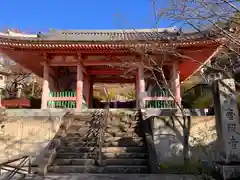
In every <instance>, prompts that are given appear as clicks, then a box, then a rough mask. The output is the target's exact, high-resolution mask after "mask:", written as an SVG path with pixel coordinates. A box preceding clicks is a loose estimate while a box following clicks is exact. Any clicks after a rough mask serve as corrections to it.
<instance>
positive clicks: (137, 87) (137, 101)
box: [135, 70, 139, 109]
mask: <svg viewBox="0 0 240 180" xmlns="http://www.w3.org/2000/svg"><path fill="white" fill-rule="evenodd" d="M138 81H139V79H138V70H137V73H136V80H135V90H136V108H137V109H138V108H139V82H138Z"/></svg>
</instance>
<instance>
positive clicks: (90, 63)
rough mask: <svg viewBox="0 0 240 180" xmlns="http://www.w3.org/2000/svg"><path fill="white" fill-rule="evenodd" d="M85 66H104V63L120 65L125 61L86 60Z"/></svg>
mask: <svg viewBox="0 0 240 180" xmlns="http://www.w3.org/2000/svg"><path fill="white" fill-rule="evenodd" d="M83 64H84V66H102V65H108V64H116V65H120V64H123V61H121V60H120V61H118V60H86V61H83Z"/></svg>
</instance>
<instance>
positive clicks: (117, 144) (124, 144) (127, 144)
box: [60, 141, 144, 148]
mask: <svg viewBox="0 0 240 180" xmlns="http://www.w3.org/2000/svg"><path fill="white" fill-rule="evenodd" d="M96 144H97V142H94V141H92V142H87V143H86V144H84V142H66V143H63V142H62V143H61V146H60V148H64V147H67V148H70V147H73V148H75V147H79V148H80V147H83V146H84V147H86V146H94V145H96ZM103 146H104V147H144V142H141V141H139V142H134V141H130V142H124V141H123V142H117V141H116V142H114V141H113V142H105V143H104V144H103Z"/></svg>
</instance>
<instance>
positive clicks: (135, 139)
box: [104, 136, 143, 142]
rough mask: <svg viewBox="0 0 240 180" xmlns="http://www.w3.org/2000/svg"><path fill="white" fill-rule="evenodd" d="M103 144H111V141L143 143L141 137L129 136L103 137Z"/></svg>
mask: <svg viewBox="0 0 240 180" xmlns="http://www.w3.org/2000/svg"><path fill="white" fill-rule="evenodd" d="M104 140H105V142H109V141H111V142H113V141H123V140H125V141H129V142H130V141H133V142H139V141H143V137H131V136H123V137H105V138H104Z"/></svg>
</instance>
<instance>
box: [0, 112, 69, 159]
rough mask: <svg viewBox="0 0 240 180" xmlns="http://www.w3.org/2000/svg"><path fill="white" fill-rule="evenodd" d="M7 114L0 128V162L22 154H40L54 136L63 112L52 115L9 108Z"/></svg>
mask: <svg viewBox="0 0 240 180" xmlns="http://www.w3.org/2000/svg"><path fill="white" fill-rule="evenodd" d="M7 114H8V116H7V118H6V120H5V121H4V122H3V123H2V124H1V126H2V128H1V129H0V163H3V162H6V161H8V160H11V159H15V158H18V157H21V156H24V155H32V156H34V157H36V156H38V155H40V154H41V153H42V152H43V151H44V148H45V147H46V145H47V144H48V143H49V142H50V141H51V140H52V139H53V138H54V136H55V134H56V132H57V131H58V129H59V127H60V124H61V119H62V118H61V117H62V115H63V114H64V113H61V114H60V115H59V113H55V115H54V116H52V115H49V112H47V111H42V113H41V111H40V110H37V111H36V112H34V110H17V111H16V112H14V111H13V110H10V111H8V112H7ZM33 114H35V116H34V115H33Z"/></svg>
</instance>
